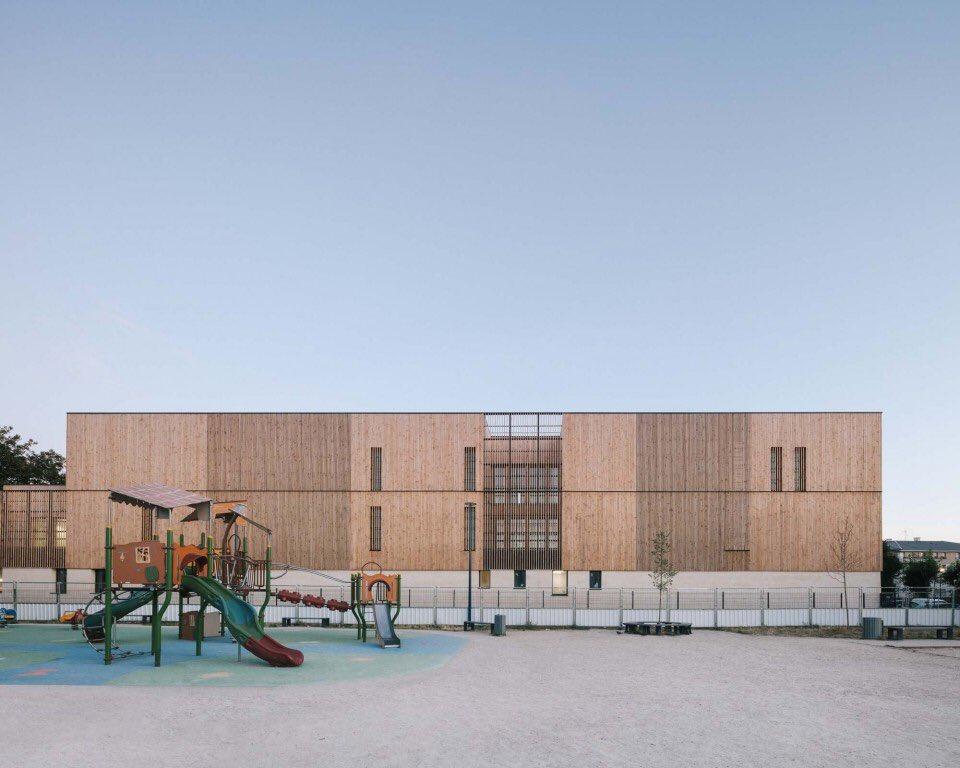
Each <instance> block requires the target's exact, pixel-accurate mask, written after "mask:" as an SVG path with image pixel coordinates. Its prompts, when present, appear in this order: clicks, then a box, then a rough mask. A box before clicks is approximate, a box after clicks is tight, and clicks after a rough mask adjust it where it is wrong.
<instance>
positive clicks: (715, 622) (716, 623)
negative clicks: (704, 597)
mask: <svg viewBox="0 0 960 768" xmlns="http://www.w3.org/2000/svg"><path fill="white" fill-rule="evenodd" d="M717 591H718V590H717V588H716V587H714V588H713V628H714V629H716V628H717V627H719V626H720V623H719V620H720V616H719V614H718V613H717Z"/></svg>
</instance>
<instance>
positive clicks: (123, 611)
mask: <svg viewBox="0 0 960 768" xmlns="http://www.w3.org/2000/svg"><path fill="white" fill-rule="evenodd" d="M152 597H153V590H152V589H133V590H131V591H130V597H128V598H126V599H124V600H118V601H117V602H115V603H113V605H112V606H111V608H112V615H113V620H114V621H120V619H122V618H123V617H124V616H126V615H127V614H128V613H132V612H133V611H135V610H137V608H140V607H142V606H144V605H146V604H147V603H149V602H150V600H151V598H152ZM83 634H84V636H85V637H86V638H87V640H89V641H90V642H91V643H101V642H103V611H102V610H101V611H98V612H97V613H91V614H90V615H89V616H86V617H84V619H83Z"/></svg>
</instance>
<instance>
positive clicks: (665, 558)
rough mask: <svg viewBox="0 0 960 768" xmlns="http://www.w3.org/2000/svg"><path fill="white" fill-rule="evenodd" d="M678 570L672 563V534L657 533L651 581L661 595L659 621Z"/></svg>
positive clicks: (652, 551)
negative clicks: (664, 599)
mask: <svg viewBox="0 0 960 768" xmlns="http://www.w3.org/2000/svg"><path fill="white" fill-rule="evenodd" d="M676 575H677V569H676V568H674V567H673V563H671V562H670V534H669V533H667V532H666V531H657V534H656V536H654V537H653V549H651V550H650V580H651V581H652V582H653V586H654V587H656V589H657V591H658V592H659V593H660V594H659V600H658V602H657V621H660V614H661V613H662V612H663V595H664V592H667V591H668V590H669V589H670V585H671V584H672V583H673V578H674V576H676Z"/></svg>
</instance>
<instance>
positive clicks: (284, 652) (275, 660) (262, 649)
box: [243, 635, 303, 667]
mask: <svg viewBox="0 0 960 768" xmlns="http://www.w3.org/2000/svg"><path fill="white" fill-rule="evenodd" d="M243 647H244V648H246V649H247V650H248V651H250V653H252V654H253V655H254V656H256V657H257V658H258V659H263V660H264V661H265V662H267V663H268V664H269V665H270V666H272V667H299V666H300V665H301V664H303V654H302V653H301V652H300V651H298V650H297V649H296V648H287V646H285V645H281V644H280V643H278V642H277V641H276V640H274V639H273V638H272V637H270V635H264V636H263V637H261V638H259V639H258V638H255V637H248V638H247V639H246V640H244V641H243Z"/></svg>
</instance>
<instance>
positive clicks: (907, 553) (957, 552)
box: [887, 539, 960, 568]
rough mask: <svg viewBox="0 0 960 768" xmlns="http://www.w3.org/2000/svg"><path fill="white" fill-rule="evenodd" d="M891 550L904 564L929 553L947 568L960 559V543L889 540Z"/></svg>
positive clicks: (941, 565)
mask: <svg viewBox="0 0 960 768" xmlns="http://www.w3.org/2000/svg"><path fill="white" fill-rule="evenodd" d="M887 544H889V545H890V549H892V550H893V551H894V552H896V553H897V555H898V556H899V557H900V559H901V560H902V561H903V562H909V561H910V560H919V559H920V558H922V557H923V556H924V555H926V554H927V552H929V553H930V554H932V555H933V559H934V560H936V561H937V562H938V563H940V567H941V568H943V567H946V566H948V565H950V563H953V562H955V561H956V560H958V559H960V542H956V541H926V540H924V539H888V540H887Z"/></svg>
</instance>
